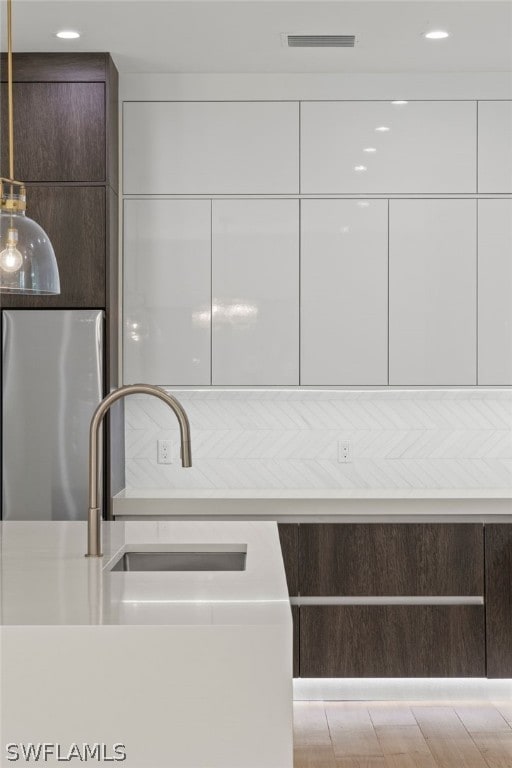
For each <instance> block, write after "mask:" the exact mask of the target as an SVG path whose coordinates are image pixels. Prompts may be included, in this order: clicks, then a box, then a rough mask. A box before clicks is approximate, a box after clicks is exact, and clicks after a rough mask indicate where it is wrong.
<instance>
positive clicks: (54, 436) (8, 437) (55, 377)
mask: <svg viewBox="0 0 512 768" xmlns="http://www.w3.org/2000/svg"><path fill="white" fill-rule="evenodd" d="M103 337H104V313H103V311H101V310H4V311H3V312H2V351H3V355H2V359H3V377H2V378H3V390H2V416H3V436H2V457H3V458H2V475H3V477H2V480H3V483H2V485H3V494H2V502H3V504H2V516H3V519H4V520H83V519H85V518H86V517H87V506H88V499H87V487H88V458H87V457H88V445H89V422H90V419H91V416H92V413H93V411H94V409H95V407H96V406H97V404H98V403H99V401H100V400H101V398H102V396H103V390H104V384H103V382H104V376H103V342H104V339H103Z"/></svg>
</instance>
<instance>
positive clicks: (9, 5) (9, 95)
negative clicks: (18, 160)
mask: <svg viewBox="0 0 512 768" xmlns="http://www.w3.org/2000/svg"><path fill="white" fill-rule="evenodd" d="M7 109H8V122H9V129H8V134H9V179H11V180H13V179H14V109H13V96H12V0H7Z"/></svg>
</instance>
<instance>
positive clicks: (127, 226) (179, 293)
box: [123, 200, 211, 385]
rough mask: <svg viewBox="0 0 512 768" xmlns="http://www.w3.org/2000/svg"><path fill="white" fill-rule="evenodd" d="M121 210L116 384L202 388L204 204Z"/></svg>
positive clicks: (131, 205) (207, 240)
mask: <svg viewBox="0 0 512 768" xmlns="http://www.w3.org/2000/svg"><path fill="white" fill-rule="evenodd" d="M124 205H125V207H124V232H125V237H124V323H123V326H124V328H123V330H124V382H125V384H131V383H134V382H138V381H144V382H149V383H151V384H172V385H178V384H179V385H187V384H210V335H211V334H210V326H211V323H210V316H211V313H210V307H211V304H210V295H211V237H210V232H211V209H210V205H211V204H210V201H209V200H125V204H124Z"/></svg>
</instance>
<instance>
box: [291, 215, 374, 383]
mask: <svg viewBox="0 0 512 768" xmlns="http://www.w3.org/2000/svg"><path fill="white" fill-rule="evenodd" d="M301 237H302V240H301V384H304V385H308V384H309V385H318V386H322V385H331V386H335V385H382V384H387V382H388V354H387V353H388V350H387V339H388V203H387V200H303V201H302V209H301Z"/></svg>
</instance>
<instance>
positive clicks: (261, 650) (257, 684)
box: [0, 521, 292, 768]
mask: <svg viewBox="0 0 512 768" xmlns="http://www.w3.org/2000/svg"><path fill="white" fill-rule="evenodd" d="M85 547H86V524H85V523H82V522H34V523H33V522H19V523H14V522H13V523H10V522H8V523H3V524H2V526H1V566H0V568H1V583H2V588H1V596H2V605H1V617H2V624H1V676H2V677H1V690H2V714H1V718H2V721H1V726H2V728H1V730H2V742H3V743H2V750H3V751H4V754H2V760H6V759H7V758H6V755H5V749H6V746H5V745H6V744H9V743H10V744H15V745H26V744H27V743H32V744H36V745H37V744H40V743H46V744H51V745H60V746H61V748H62V753H63V754H64V755H66V754H67V753H68V752H67V750H69V748H70V746H71V745H74V744H77V745H84V744H87V745H95V744H100V745H102V748H103V745H104V748H105V750H106V754H107V755H108V756H110V757H112V755H113V754H114V748H115V745H117V748H118V750H120V752H122V750H121V747H119V745H122V746H123V747H124V750H125V754H126V760H124V764H125V765H126V766H129V768H149V766H151V768H164V766H165V768H173V766H176V768H178V767H179V768H203V767H204V768H206V767H208V768H221V766H222V768H235V767H236V768H261V766H265V768H291V766H292V619H291V611H290V605H289V599H288V592H287V587H286V579H285V573H284V568H283V562H282V556H281V551H280V547H279V539H278V532H277V526H276V524H275V523H270V522H213V521H212V522H210V521H209V522H207V523H204V522H164V521H159V522H149V521H148V522H142V523H140V522H139V523H132V522H128V523H122V522H115V523H105V524H104V535H103V552H104V556H103V557H102V558H86V557H84V552H85ZM132 551H136V552H144V553H147V552H165V553H170V552H171V553H175V552H184V551H189V552H190V551H194V552H199V553H201V552H211V551H213V552H224V551H228V552H239V553H243V554H245V557H244V558H243V559H244V561H245V562H244V569H243V570H232V571H229V570H222V571H211V570H209V571H171V572H163V571H153V572H148V571H128V572H126V571H122V570H114V571H112V570H111V568H112V567H113V566H116V565H118V566H119V565H120V561H121V559H122V557H123V555H124V554H125V553H126V552H132ZM55 752H56V750H55ZM3 764H4V763H3V762H2V765H3ZM5 764H6V765H8V764H9V762H6V763H5ZM23 764H24V763H23V760H19V761H18V765H23ZM61 764H62V762H61V761H59V759H58V757H57V754H53V755H52V756H50V757H49V759H47V760H46V762H45V765H61Z"/></svg>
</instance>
